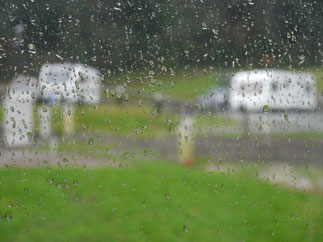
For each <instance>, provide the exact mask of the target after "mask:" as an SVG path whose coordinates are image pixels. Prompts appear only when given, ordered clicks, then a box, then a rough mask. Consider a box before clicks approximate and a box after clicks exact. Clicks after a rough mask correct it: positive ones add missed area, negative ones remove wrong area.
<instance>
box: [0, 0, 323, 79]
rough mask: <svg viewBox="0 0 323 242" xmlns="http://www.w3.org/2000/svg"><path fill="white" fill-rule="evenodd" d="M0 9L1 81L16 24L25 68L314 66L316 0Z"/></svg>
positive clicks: (318, 37) (11, 56) (81, 2)
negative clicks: (20, 31) (69, 64)
mask: <svg viewBox="0 0 323 242" xmlns="http://www.w3.org/2000/svg"><path fill="white" fill-rule="evenodd" d="M0 9H1V11H2V14H1V16H0V21H1V25H0V32H1V33H2V36H1V38H0V72H1V73H4V74H3V78H2V80H3V79H6V78H8V75H10V74H9V73H11V74H13V73H14V71H15V66H16V61H17V53H16V52H17V50H14V49H13V42H14V41H13V40H14V38H15V35H14V32H13V27H14V26H15V25H16V24H18V23H19V22H22V23H24V25H25V29H26V31H25V35H24V42H23V43H22V50H23V51H24V53H23V56H24V59H25V66H26V68H25V70H28V72H30V73H32V72H35V73H36V72H38V70H39V68H40V66H41V65H42V64H43V63H44V62H46V61H53V62H57V61H59V62H60V61H62V60H64V61H73V62H82V63H85V64H91V65H94V66H96V67H99V68H100V69H101V71H103V73H132V72H133V71H138V70H141V71H143V72H145V73H148V71H149V70H154V72H155V73H156V74H158V73H164V72H167V73H170V72H173V71H176V70H177V69H180V68H183V67H186V68H188V67H196V66H216V67H232V66H234V67H238V68H254V67H259V66H260V67H265V66H269V67H279V68H281V67H291V66H294V67H295V66H296V67H302V66H313V65H316V66H317V65H321V64H322V63H321V60H322V43H321V42H322V30H323V25H322V22H323V14H322V12H323V4H322V2H321V1H312V0H296V1H290V0H282V1H280V0H269V1H267V0H258V1H253V0H229V1H212V0H206V1H188V0H176V1H168V0H162V1H155V0H150V1H148V0H134V1H126V0H120V1H110V0H109V1H103V0H88V1H85V0H76V1H71V0H70V1H62V0H52V1H45V0H40V1H30V0H4V1H2V2H1V3H0ZM29 44H33V45H34V46H35V50H30V49H29V48H28V45H29ZM36 53H37V54H36ZM27 67H28V68H27Z"/></svg>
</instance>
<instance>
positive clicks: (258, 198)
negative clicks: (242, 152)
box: [0, 162, 323, 241]
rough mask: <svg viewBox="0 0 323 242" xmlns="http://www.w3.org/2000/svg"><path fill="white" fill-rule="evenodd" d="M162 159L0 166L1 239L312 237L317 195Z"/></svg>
mask: <svg viewBox="0 0 323 242" xmlns="http://www.w3.org/2000/svg"><path fill="white" fill-rule="evenodd" d="M256 176H257V169H253V168H252V169H249V170H245V171H244V172H239V170H236V171H234V170H231V171H230V172H227V173H225V172H219V173H216V172H206V171H203V170H201V169H199V168H195V169H187V168H183V167H180V166H177V165H174V164H170V163H167V162H164V163H160V162H150V163H136V164H133V165H132V166H130V167H129V168H122V167H118V168H108V167H106V168H101V169H94V170H93V169H84V168H64V167H63V168H61V169H59V168H55V169H53V168H46V166H44V167H39V168H37V169H25V168H18V167H16V168H10V167H7V169H3V170H1V171H0V177H1V178H0V181H1V182H0V194H1V200H0V218H1V221H0V234H1V237H2V240H4V241H62V240H66V241H101V240H102V239H103V240H121V241H129V240H132V241H134V240H154V241H166V240H167V241H169V240H179V241H184V240H185V241H186V240H191V241H195V240H197V241H214V240H217V241H241V240H248V241H259V240H264V241H273V240H275V241H281V240H290V241H305V240H311V241H320V240H322V238H323V237H322V236H323V234H322V230H321V228H322V226H323V208H322V203H323V197H322V194H320V193H304V192H301V191H296V190H289V189H288V188H281V187H275V186H274V185H271V184H268V183H267V182H265V181H262V180H259V179H257V178H256Z"/></svg>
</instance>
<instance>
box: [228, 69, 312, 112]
mask: <svg viewBox="0 0 323 242" xmlns="http://www.w3.org/2000/svg"><path fill="white" fill-rule="evenodd" d="M229 100H230V105H231V108H232V109H233V110H241V109H242V108H243V109H245V110H247V111H263V110H264V109H270V110H288V109H289V110H290V109H293V110H313V109H315V108H316V106H317V100H316V81H315V77H314V76H313V75H312V74H310V73H304V72H296V71H295V72H293V71H279V70H250V71H242V72H238V73H236V74H235V75H234V76H233V77H232V80H231V94H230V97H229Z"/></svg>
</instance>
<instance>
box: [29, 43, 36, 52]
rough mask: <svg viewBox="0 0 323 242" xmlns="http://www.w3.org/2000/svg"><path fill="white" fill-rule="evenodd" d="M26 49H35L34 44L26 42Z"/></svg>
mask: <svg viewBox="0 0 323 242" xmlns="http://www.w3.org/2000/svg"><path fill="white" fill-rule="evenodd" d="M28 49H29V50H31V51H34V50H35V49H36V46H35V45H34V44H32V43H30V44H28Z"/></svg>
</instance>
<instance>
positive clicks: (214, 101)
mask: <svg viewBox="0 0 323 242" xmlns="http://www.w3.org/2000/svg"><path fill="white" fill-rule="evenodd" d="M229 96H230V87H229V86H220V87H216V88H214V89H212V90H211V91H209V92H208V93H207V94H204V95H200V96H199V97H198V98H197V100H198V102H199V103H200V104H201V105H202V106H203V108H204V109H208V110H215V111H225V110H228V109H229V108H230V104H229Z"/></svg>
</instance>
